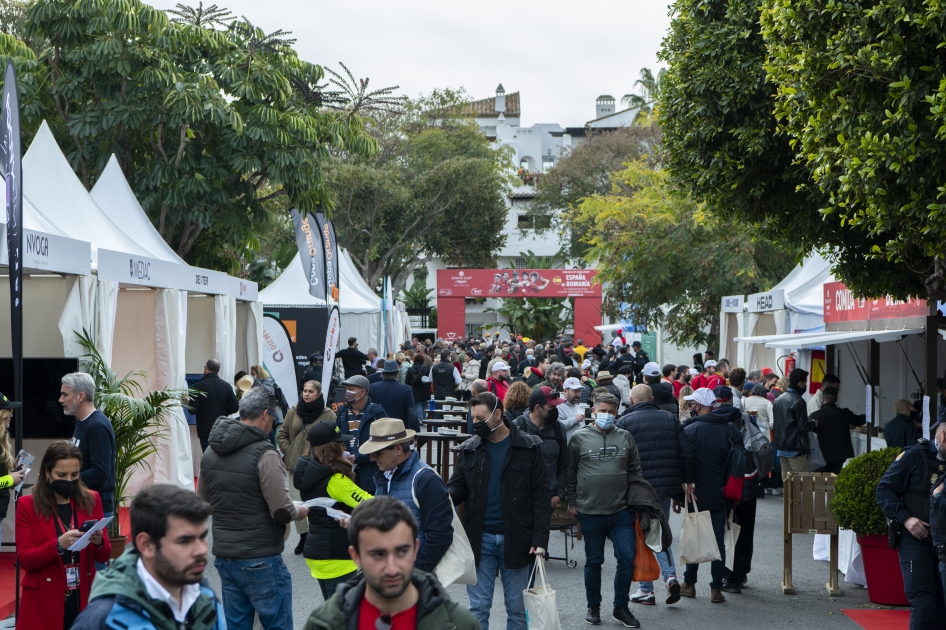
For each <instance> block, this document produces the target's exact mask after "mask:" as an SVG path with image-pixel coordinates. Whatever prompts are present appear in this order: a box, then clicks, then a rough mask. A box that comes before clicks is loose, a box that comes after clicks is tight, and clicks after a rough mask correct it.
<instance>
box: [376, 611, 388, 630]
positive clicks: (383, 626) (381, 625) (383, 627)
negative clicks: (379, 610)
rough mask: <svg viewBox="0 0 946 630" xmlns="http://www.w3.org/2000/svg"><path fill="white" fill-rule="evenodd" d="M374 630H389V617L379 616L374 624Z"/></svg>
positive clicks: (385, 615) (384, 614)
mask: <svg viewBox="0 0 946 630" xmlns="http://www.w3.org/2000/svg"><path fill="white" fill-rule="evenodd" d="M374 628H375V630H391V615H389V614H387V613H383V614H381V616H379V617H378V618H377V619H376V620H375V622H374Z"/></svg>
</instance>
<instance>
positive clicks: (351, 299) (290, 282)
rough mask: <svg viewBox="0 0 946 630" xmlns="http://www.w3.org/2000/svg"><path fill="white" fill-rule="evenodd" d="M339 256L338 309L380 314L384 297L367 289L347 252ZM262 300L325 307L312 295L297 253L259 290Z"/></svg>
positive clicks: (267, 303)
mask: <svg viewBox="0 0 946 630" xmlns="http://www.w3.org/2000/svg"><path fill="white" fill-rule="evenodd" d="M339 259H340V260H339V265H338V266H339V278H340V281H339V284H340V285H341V286H339V287H338V301H339V309H338V310H339V311H340V312H342V313H379V312H380V311H381V298H379V297H378V296H377V295H375V294H374V293H373V292H372V291H371V289H370V288H368V284H367V283H366V282H365V281H364V279H363V278H362V277H361V274H359V273H358V271H357V270H356V269H355V265H354V263H352V261H351V258H350V257H349V256H348V252H347V251H345V250H344V249H342V250H341V254H340V256H339ZM259 299H260V302H262V303H263V304H265V305H266V306H282V307H287V308H288V307H294V306H325V302H324V301H322V300H317V299H316V298H314V297H312V296H311V295H310V294H309V283H308V281H306V277H305V271H304V270H303V269H302V263H301V262H300V256H299V253H298V252H297V253H296V255H295V257H294V258H293V259H292V262H290V263H289V266H288V267H286V269H285V270H283V272H282V273H281V274H279V277H278V278H276V279H275V280H274V281H273V283H272V284H271V285H269V286H268V287H266V288H265V289H263V290H262V291H260V292H259Z"/></svg>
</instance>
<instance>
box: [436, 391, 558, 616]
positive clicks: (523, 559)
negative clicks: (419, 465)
mask: <svg viewBox="0 0 946 630" xmlns="http://www.w3.org/2000/svg"><path fill="white" fill-rule="evenodd" d="M470 413H471V414H472V416H473V432H474V433H475V436H474V437H471V438H470V439H469V440H467V441H465V442H463V444H461V445H460V447H459V451H458V453H457V462H456V466H454V469H453V474H452V475H451V476H450V481H449V482H448V484H447V488H448V490H449V491H450V498H451V499H453V503H454V505H460V504H464V508H463V517H462V519H461V520H462V522H463V529H464V530H465V531H466V534H467V537H468V538H469V539H470V545H471V546H472V547H473V557H474V559H475V561H476V567H477V568H476V584H475V585H472V586H467V587H466V590H467V595H468V596H469V598H470V611H471V612H472V613H473V615H474V616H475V617H476V619H477V620H478V621H479V622H480V626H481V627H482V628H483V630H489V613H490V608H491V607H492V603H493V591H494V588H495V581H496V571H497V569H498V570H499V574H500V577H501V578H502V583H503V599H504V603H505V605H506V628H507V629H508V630H525V628H526V616H525V608H524V606H523V603H522V591H523V590H525V589H526V588H528V585H529V576H530V574H531V572H532V565H533V562H534V558H535V554H537V553H538V554H541V553H543V551H544V549H545V548H546V547H547V546H548V542H549V521H550V519H551V518H552V507H551V501H552V498H551V494H550V490H549V483H548V479H547V475H546V469H545V466H544V465H543V463H544V462H543V455H542V451H541V446H542V440H541V439H540V438H538V437H536V436H533V435H527V434H525V433H524V432H522V431H520V430H519V428H518V427H517V426H516V424H515V423H512V422H509V421H508V420H507V419H504V417H503V416H504V414H503V403H502V402H501V401H500V400H499V399H498V398H497V397H496V396H495V395H494V394H491V393H489V392H486V393H483V394H480V395H478V396H474V397H473V398H472V399H471V400H470Z"/></svg>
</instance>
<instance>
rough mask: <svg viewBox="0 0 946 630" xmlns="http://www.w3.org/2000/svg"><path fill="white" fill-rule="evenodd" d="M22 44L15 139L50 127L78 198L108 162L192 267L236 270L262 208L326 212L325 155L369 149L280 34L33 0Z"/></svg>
mask: <svg viewBox="0 0 946 630" xmlns="http://www.w3.org/2000/svg"><path fill="white" fill-rule="evenodd" d="M26 33H27V36H28V37H29V38H30V41H39V42H43V44H42V46H43V47H42V50H40V51H38V53H37V54H34V53H33V51H31V50H30V49H29V48H26V47H25V46H23V45H21V44H20V43H18V42H17V40H15V39H14V38H13V37H9V36H6V37H2V39H0V52H2V53H3V54H6V55H10V56H13V57H14V59H15V62H16V64H17V72H18V75H19V79H20V90H21V93H22V95H21V99H22V103H23V106H22V109H23V128H24V133H25V136H26V138H25V141H28V139H29V137H30V136H31V135H32V134H33V133H35V132H36V130H37V129H38V127H39V124H40V122H41V121H42V120H43V119H46V120H47V121H48V123H49V124H50V127H51V129H52V131H53V133H54V134H55V136H56V138H57V140H58V141H59V143H60V146H62V148H63V150H64V152H65V153H66V156H67V157H68V159H69V160H70V161H71V163H72V165H73V167H74V168H75V170H76V172H77V173H78V175H79V177H80V179H81V180H82V181H83V183H84V184H85V185H86V187H91V185H92V184H93V183H94V182H95V180H96V178H97V177H98V175H99V174H100V173H101V171H102V169H103V168H104V167H105V165H106V163H107V161H108V159H109V157H110V155H111V154H112V153H114V154H115V155H116V156H117V158H118V161H119V164H120V165H121V167H122V170H123V172H124V173H125V175H126V177H127V178H128V179H129V183H130V184H131V186H132V189H133V190H134V191H135V193H136V195H137V196H138V199H139V201H140V202H141V205H142V207H143V208H144V209H145V211H146V212H147V213H148V215H149V216H150V218H151V220H152V221H153V222H154V223H155V225H156V227H157V229H158V231H159V232H160V233H161V235H162V236H163V237H164V239H165V240H166V241H167V242H168V243H169V244H171V245H172V247H174V249H175V250H176V251H177V252H178V254H179V255H181V256H183V257H185V259H187V260H188V261H189V262H192V263H196V264H200V265H204V266H208V267H214V268H221V269H228V270H229V271H230V272H231V273H239V272H241V271H242V270H241V269H240V267H241V266H242V263H243V261H244V260H245V258H246V250H250V251H255V250H257V249H258V248H259V242H258V239H257V237H256V234H257V232H258V231H259V230H260V229H261V228H262V227H264V226H266V225H267V224H268V222H269V218H270V212H271V211H273V210H274V209H275V210H278V211H283V210H285V208H286V207H288V205H290V204H291V205H293V206H295V207H297V208H300V209H302V210H311V211H319V210H321V211H331V209H332V206H333V197H332V194H331V191H330V190H329V188H328V186H327V184H326V182H325V179H324V177H323V171H322V166H321V160H322V159H324V158H326V157H327V156H328V154H329V150H330V149H334V150H344V151H346V152H347V153H349V154H351V155H370V154H371V153H373V152H374V151H376V150H377V143H376V142H375V141H374V140H373V139H372V138H371V136H370V135H369V134H368V133H366V132H365V129H364V123H365V121H364V118H363V116H362V113H361V112H360V111H359V108H358V106H357V105H353V106H352V107H344V106H339V105H338V103H337V102H335V103H333V102H331V98H328V97H330V94H329V93H328V92H327V90H326V89H325V88H326V86H325V85H320V82H321V81H322V80H323V78H324V72H323V70H322V68H321V67H320V66H318V65H315V64H313V63H309V62H307V61H303V60H302V59H300V58H299V57H298V55H297V54H296V52H295V51H294V50H293V49H292V44H293V41H294V40H292V39H290V38H288V37H287V33H285V32H283V31H276V32H274V33H265V32H264V31H262V30H261V29H259V28H257V27H255V26H254V25H253V24H251V23H250V22H248V21H247V20H245V19H233V18H232V17H231V16H229V12H227V11H225V10H222V9H217V8H216V7H210V8H208V9H206V10H205V9H203V7H202V6H201V7H199V8H198V9H192V8H188V7H183V6H180V5H179V9H178V11H177V12H176V13H175V19H174V20H171V19H169V17H168V15H167V14H166V13H164V12H162V11H158V10H156V9H154V8H153V7H150V6H148V5H146V4H144V3H142V2H141V1H140V0H99V1H96V2H73V1H71V0H38V1H37V2H36V3H35V4H33V6H32V7H31V8H30V9H29V11H28V14H27V19H26ZM335 100H336V101H338V99H337V98H336V99H335ZM327 101H328V102H327ZM329 105H335V106H336V108H332V107H329ZM273 201H276V202H279V201H281V203H278V204H277V206H275V208H274V207H273V206H271V205H270V206H269V211H268V210H267V204H268V203H269V202H273Z"/></svg>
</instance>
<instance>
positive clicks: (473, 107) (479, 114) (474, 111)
mask: <svg viewBox="0 0 946 630" xmlns="http://www.w3.org/2000/svg"><path fill="white" fill-rule="evenodd" d="M463 113H464V114H465V115H467V116H474V117H476V118H498V117H499V112H497V111H496V97H495V96H491V97H489V98H483V99H480V100H478V101H473V102H472V103H467V104H466V105H464V106H463ZM503 115H504V116H505V117H506V118H519V116H520V110H519V92H513V93H512V94H507V95H506V111H504V112H503Z"/></svg>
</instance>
